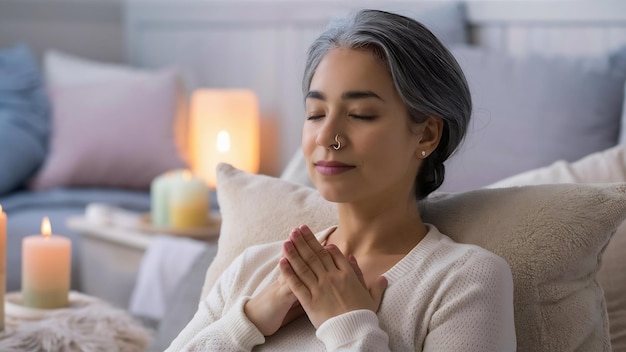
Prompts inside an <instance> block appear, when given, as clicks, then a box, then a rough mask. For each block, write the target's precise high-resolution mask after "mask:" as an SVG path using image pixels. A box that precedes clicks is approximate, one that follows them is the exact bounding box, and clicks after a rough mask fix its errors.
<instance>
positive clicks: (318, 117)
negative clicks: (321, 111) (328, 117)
mask: <svg viewBox="0 0 626 352" xmlns="http://www.w3.org/2000/svg"><path fill="white" fill-rule="evenodd" d="M322 117H324V115H311V116H307V118H306V119H307V120H309V121H312V120H319V119H321V118H322Z"/></svg>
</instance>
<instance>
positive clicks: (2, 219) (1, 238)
mask: <svg viewBox="0 0 626 352" xmlns="http://www.w3.org/2000/svg"><path fill="white" fill-rule="evenodd" d="M6 253H7V214H6V213H5V212H3V211H2V205H0V302H1V304H0V331H1V330H4V294H5V292H6V281H7V270H6V268H7V254H6Z"/></svg>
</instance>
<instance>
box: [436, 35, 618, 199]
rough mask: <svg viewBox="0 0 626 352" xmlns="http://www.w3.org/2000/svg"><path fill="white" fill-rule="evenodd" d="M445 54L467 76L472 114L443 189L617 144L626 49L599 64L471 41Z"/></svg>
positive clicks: (483, 181)
mask: <svg viewBox="0 0 626 352" xmlns="http://www.w3.org/2000/svg"><path fill="white" fill-rule="evenodd" d="M452 52H453V54H454V55H455V57H456V58H457V60H458V61H459V64H460V65H461V67H462V68H463V70H464V72H465V75H466V77H467V80H468V82H469V85H470V90H471V92H472V99H473V102H474V113H473V116H472V123H471V125H470V129H469V131H468V138H467V139H466V140H465V143H464V144H463V145H462V146H461V148H460V149H459V150H458V152H457V153H456V154H455V155H453V156H452V157H451V158H450V159H449V160H448V162H447V163H446V178H445V181H444V183H443V185H442V187H441V190H442V191H449V192H456V191H465V190H469V189H474V188H478V187H482V186H485V185H488V184H490V183H493V182H495V181H497V180H500V179H503V178H505V177H508V176H511V175H514V174H517V173H520V172H522V171H526V170H530V169H534V168H538V167H541V166H546V165H549V164H551V163H552V162H554V161H556V160H566V161H573V160H578V159H580V158H582V157H584V156H586V155H588V154H591V153H593V152H596V151H601V150H604V149H607V148H609V147H612V146H614V145H615V144H617V141H618V134H619V126H620V115H621V110H622V102H623V99H624V79H625V78H624V77H625V75H626V74H625V72H624V71H626V69H625V68H624V67H625V63H626V48H625V49H622V50H620V51H618V52H616V53H615V54H613V55H612V56H611V57H610V60H607V63H606V64H605V65H600V62H599V61H597V62H595V61H590V60H582V59H578V60H574V59H571V58H570V59H565V58H552V59H547V58H539V57H528V58H524V59H522V58H513V57H511V56H508V55H507V54H505V53H502V52H495V51H487V50H485V49H477V48H472V47H453V48H452Z"/></svg>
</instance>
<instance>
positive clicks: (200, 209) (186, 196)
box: [169, 171, 209, 229]
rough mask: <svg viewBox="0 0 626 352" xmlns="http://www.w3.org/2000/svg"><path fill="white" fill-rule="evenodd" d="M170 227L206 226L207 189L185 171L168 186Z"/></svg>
mask: <svg viewBox="0 0 626 352" xmlns="http://www.w3.org/2000/svg"><path fill="white" fill-rule="evenodd" d="M169 201H170V214H169V215H170V216H169V218H170V225H171V226H172V227H173V228H175V229H189V228H197V227H202V226H206V224H207V218H208V212H209V188H208V186H207V185H206V183H205V182H204V181H203V180H202V179H200V178H198V177H193V176H192V175H191V172H189V171H185V172H184V173H183V175H182V177H181V178H180V179H177V180H175V181H174V182H172V183H170V185H169Z"/></svg>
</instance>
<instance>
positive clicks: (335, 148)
mask: <svg viewBox="0 0 626 352" xmlns="http://www.w3.org/2000/svg"><path fill="white" fill-rule="evenodd" d="M331 146H332V147H333V149H334V150H339V149H341V142H339V133H337V134H336V135H335V144H332V145H331Z"/></svg>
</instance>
